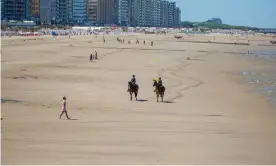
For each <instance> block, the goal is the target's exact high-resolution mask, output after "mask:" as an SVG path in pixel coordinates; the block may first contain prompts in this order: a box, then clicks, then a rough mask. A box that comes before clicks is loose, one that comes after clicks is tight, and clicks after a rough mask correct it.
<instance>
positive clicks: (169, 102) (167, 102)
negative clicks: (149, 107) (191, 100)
mask: <svg viewBox="0 0 276 166" xmlns="http://www.w3.org/2000/svg"><path fill="white" fill-rule="evenodd" d="M163 103H166V104H172V103H175V102H174V101H163Z"/></svg>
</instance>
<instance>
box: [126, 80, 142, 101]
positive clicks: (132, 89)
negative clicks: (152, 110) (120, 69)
mask: <svg viewBox="0 0 276 166" xmlns="http://www.w3.org/2000/svg"><path fill="white" fill-rule="evenodd" d="M138 91H139V86H138V85H137V84H135V85H133V84H132V83H131V81H129V82H128V92H129V94H130V100H132V94H133V93H134V94H135V98H136V100H137V96H138Z"/></svg>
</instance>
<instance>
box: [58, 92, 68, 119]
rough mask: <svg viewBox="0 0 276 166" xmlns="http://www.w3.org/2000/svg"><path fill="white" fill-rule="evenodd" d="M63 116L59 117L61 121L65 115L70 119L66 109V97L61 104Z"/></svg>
mask: <svg viewBox="0 0 276 166" xmlns="http://www.w3.org/2000/svg"><path fill="white" fill-rule="evenodd" d="M61 111H62V112H61V114H60V116H59V119H61V116H62V115H63V114H64V113H65V115H66V117H67V119H70V117H69V116H68V113H67V109H66V97H63V100H62V103H61Z"/></svg>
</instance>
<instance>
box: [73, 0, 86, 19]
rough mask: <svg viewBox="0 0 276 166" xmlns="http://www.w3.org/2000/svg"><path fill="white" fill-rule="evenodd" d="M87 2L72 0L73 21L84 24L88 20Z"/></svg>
mask: <svg viewBox="0 0 276 166" xmlns="http://www.w3.org/2000/svg"><path fill="white" fill-rule="evenodd" d="M86 9H87V0H72V21H73V23H74V24H84V23H85V22H86V20H87V11H86Z"/></svg>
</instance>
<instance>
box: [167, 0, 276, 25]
mask: <svg viewBox="0 0 276 166" xmlns="http://www.w3.org/2000/svg"><path fill="white" fill-rule="evenodd" d="M170 1H172V2H176V6H178V7H180V8H181V20H183V21H206V20H208V19H210V18H213V17H219V18H221V19H222V21H223V23H225V24H231V25H245V26H254V27H260V28H276V0H170Z"/></svg>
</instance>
